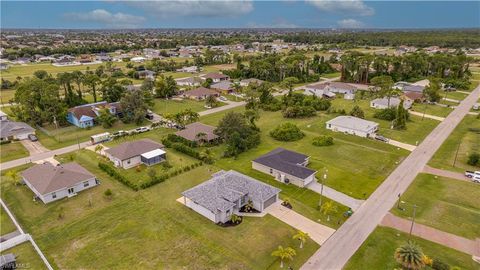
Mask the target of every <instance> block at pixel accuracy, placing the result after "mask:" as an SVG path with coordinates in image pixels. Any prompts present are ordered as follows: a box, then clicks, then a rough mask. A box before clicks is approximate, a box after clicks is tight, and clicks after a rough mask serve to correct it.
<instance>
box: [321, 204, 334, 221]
mask: <svg viewBox="0 0 480 270" xmlns="http://www.w3.org/2000/svg"><path fill="white" fill-rule="evenodd" d="M336 211H337V206H336V205H335V204H333V202H332V201H328V202H326V203H324V204H322V207H321V208H320V212H321V213H322V214H324V215H326V216H327V221H330V214H333V213H335V212H336Z"/></svg>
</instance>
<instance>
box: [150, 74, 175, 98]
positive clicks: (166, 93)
mask: <svg viewBox="0 0 480 270" xmlns="http://www.w3.org/2000/svg"><path fill="white" fill-rule="evenodd" d="M176 94H177V82H176V81H175V80H174V79H173V77H172V76H168V77H164V76H160V77H159V78H158V79H157V82H156V84H155V96H156V97H158V98H169V97H172V96H174V95H176Z"/></svg>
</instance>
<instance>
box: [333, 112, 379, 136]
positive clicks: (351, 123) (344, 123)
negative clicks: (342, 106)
mask: <svg viewBox="0 0 480 270" xmlns="http://www.w3.org/2000/svg"><path fill="white" fill-rule="evenodd" d="M328 124H331V125H334V126H339V127H343V128H348V129H353V130H358V131H362V132H368V131H370V130H371V129H372V128H373V127H377V126H378V124H377V123H375V122H372V121H368V120H365V119H361V118H358V117H353V116H344V115H342V116H338V117H336V118H334V119H332V120H330V121H328V122H327V125H328Z"/></svg>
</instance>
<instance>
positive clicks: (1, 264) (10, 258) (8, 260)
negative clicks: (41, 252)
mask: <svg viewBox="0 0 480 270" xmlns="http://www.w3.org/2000/svg"><path fill="white" fill-rule="evenodd" d="M16 268H17V258H16V257H15V255H14V254H12V253H8V254H4V255H0V269H16Z"/></svg>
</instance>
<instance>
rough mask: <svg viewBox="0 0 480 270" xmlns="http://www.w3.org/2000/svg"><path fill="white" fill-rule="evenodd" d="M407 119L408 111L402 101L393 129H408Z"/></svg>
mask: <svg viewBox="0 0 480 270" xmlns="http://www.w3.org/2000/svg"><path fill="white" fill-rule="evenodd" d="M407 119H408V111H407V110H406V109H405V108H404V107H403V99H402V100H401V101H400V104H398V107H397V115H396V117H395V120H394V122H393V127H394V128H395V129H406V128H407Z"/></svg>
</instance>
